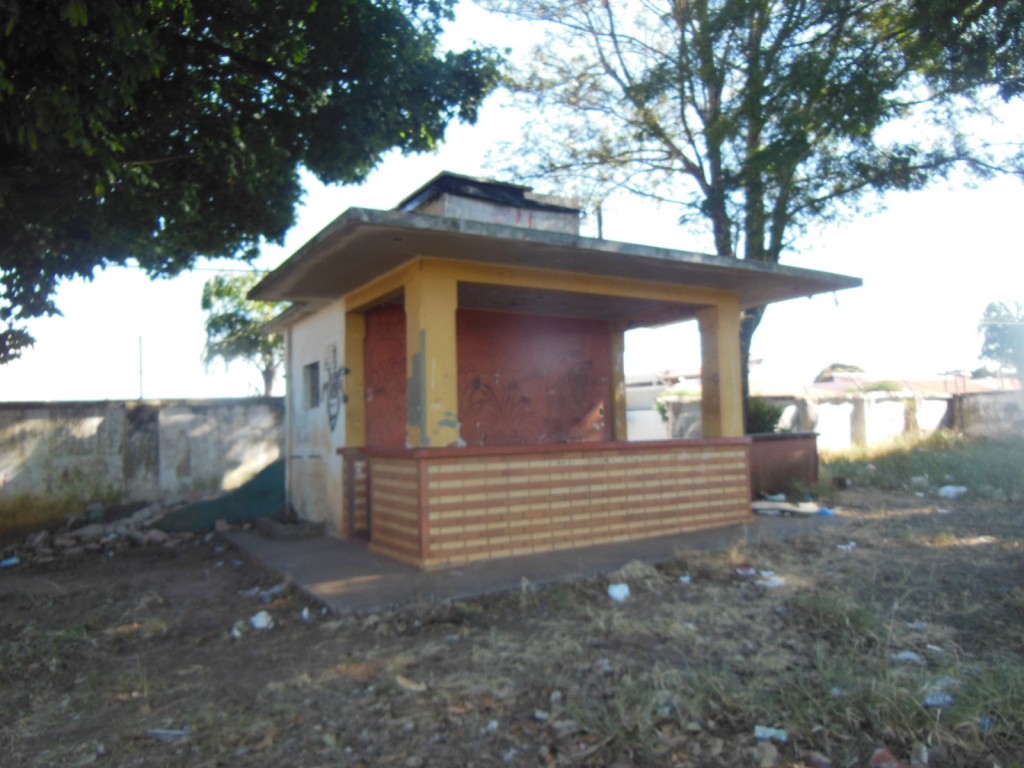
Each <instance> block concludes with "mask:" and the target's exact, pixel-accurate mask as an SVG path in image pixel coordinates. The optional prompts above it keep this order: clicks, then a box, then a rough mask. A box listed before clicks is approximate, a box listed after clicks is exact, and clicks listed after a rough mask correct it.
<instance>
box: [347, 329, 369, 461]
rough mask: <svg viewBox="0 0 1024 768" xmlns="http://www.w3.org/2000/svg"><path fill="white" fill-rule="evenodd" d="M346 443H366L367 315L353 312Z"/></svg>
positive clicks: (356, 445) (348, 355)
mask: <svg viewBox="0 0 1024 768" xmlns="http://www.w3.org/2000/svg"><path fill="white" fill-rule="evenodd" d="M345 367H346V368H348V371H349V372H348V375H347V376H346V377H345V394H346V395H347V396H348V403H347V404H346V405H345V445H346V446H347V447H349V448H359V447H362V446H364V445H366V315H364V314H363V313H362V312H349V313H347V314H346V315H345Z"/></svg>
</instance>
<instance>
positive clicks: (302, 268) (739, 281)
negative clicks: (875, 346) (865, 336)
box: [249, 208, 861, 325]
mask: <svg viewBox="0 0 1024 768" xmlns="http://www.w3.org/2000/svg"><path fill="white" fill-rule="evenodd" d="M420 257H436V258H444V259H448V260H461V261H467V262H473V263H478V264H490V265H499V266H509V267H522V268H529V269H546V270H559V271H562V272H571V273H576V274H580V275H594V276H600V277H607V278H621V279H628V280H642V281H649V282H656V283H660V284H667V285H678V286H679V287H680V288H683V287H687V288H703V289H709V290H715V291H728V292H731V293H734V294H735V295H736V296H737V297H738V298H739V303H740V306H741V307H743V308H747V307H757V306H763V305H765V304H771V303H774V302H778V301H786V300H788V299H793V298H798V297H803V296H813V295H815V294H819V293H831V292H833V291H838V290H843V289H845V288H855V287H857V286H859V285H861V280H860V279H859V278H856V277H850V276H847V275H839V274H834V273H830V272H819V271H816V270H809V269H800V268H796V267H787V266H782V265H778V264H766V263H759V262H750V261H743V260H738V259H730V258H722V257H718V256H710V255H707V254H702V253H694V252H692V251H677V250H672V249H668V248H656V247H652V246H646V245H637V244H634V243H623V242H615V241H611V240H600V239H594V238H585V237H578V236H575V235H568V234H564V233H559V232H547V231H543V230H534V229H525V228H520V227H510V226H504V225H499V224H492V223H484V222H478V221H471V220H464V219H450V218H441V217H437V216H425V215H421V214H414V213H408V212H404V211H378V210H372V209H365V208H350V209H349V210H347V211H346V212H345V213H343V214H342V215H341V216H339V217H338V218H337V219H335V220H334V221H333V222H332V223H331V224H330V225H328V226H327V227H326V228H324V229H323V230H322V231H321V232H320V233H319V234H318V235H316V236H315V237H314V238H313V239H312V240H310V241H309V242H308V243H306V244H305V245H303V246H302V247H301V248H299V250H298V251H296V252H295V253H294V254H293V255H292V256H291V257H290V258H289V259H288V260H287V261H285V262H284V263H283V264H282V265H281V266H279V267H278V268H277V269H275V270H274V271H273V272H271V273H270V274H269V275H267V276H266V277H265V278H264V279H263V280H262V281H260V282H259V283H258V284H257V285H256V286H255V287H254V288H253V289H252V291H251V292H250V294H249V296H250V298H252V299H256V300H262V301H292V302H297V303H299V304H306V305H310V307H315V306H319V305H321V304H323V303H324V302H326V301H332V300H335V299H337V298H339V297H341V296H344V295H346V294H348V293H350V292H352V291H354V290H356V289H358V288H361V287H363V286H365V285H367V284H369V283H371V282H372V281H374V280H376V279H377V278H379V277H382V276H383V275H385V274H387V273H389V272H391V271H392V270H394V269H396V268H398V267H400V266H402V265H403V264H405V263H407V262H410V261H412V260H414V259H417V258H420ZM542 298H543V297H542ZM550 298H551V297H547V299H548V300H550ZM460 305H461V304H460ZM298 312H302V310H300V309H296V310H294V313H298ZM294 313H293V314H292V315H290V316H288V317H287V318H286V317H284V316H283V317H282V318H281V320H285V319H288V320H290V321H294V320H296V319H298V315H296V314H294ZM274 325H280V324H279V323H278V322H277V321H275V322H274Z"/></svg>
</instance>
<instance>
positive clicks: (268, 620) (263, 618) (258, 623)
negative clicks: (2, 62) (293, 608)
mask: <svg viewBox="0 0 1024 768" xmlns="http://www.w3.org/2000/svg"><path fill="white" fill-rule="evenodd" d="M249 625H250V626H251V627H252V628H253V629H258V630H263V629H273V627H274V619H273V617H272V616H271V615H270V614H269V613H267V612H266V611H260V612H259V613H257V614H256V615H254V616H253V617H252V618H251V619H249Z"/></svg>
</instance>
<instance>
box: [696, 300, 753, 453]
mask: <svg viewBox="0 0 1024 768" xmlns="http://www.w3.org/2000/svg"><path fill="white" fill-rule="evenodd" d="M697 323H698V325H699V327H700V350H701V374H700V380H701V419H702V425H703V433H704V437H741V436H742V435H743V385H742V382H741V381H740V308H739V303H738V302H736V301H726V302H722V303H720V304H717V305H716V306H713V307H705V308H704V309H700V310H698V311H697Z"/></svg>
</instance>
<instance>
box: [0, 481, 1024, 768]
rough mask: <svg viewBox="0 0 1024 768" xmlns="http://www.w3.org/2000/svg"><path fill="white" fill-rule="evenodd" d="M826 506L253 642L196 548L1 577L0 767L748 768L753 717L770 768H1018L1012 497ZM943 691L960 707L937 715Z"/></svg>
mask: <svg viewBox="0 0 1024 768" xmlns="http://www.w3.org/2000/svg"><path fill="white" fill-rule="evenodd" d="M836 501H837V502H838V504H839V506H840V507H841V508H845V509H846V510H847V511H846V512H845V513H844V519H845V524H844V525H842V526H836V527H828V528H822V529H821V530H820V531H819V532H818V533H816V534H814V535H811V536H808V537H805V538H802V539H798V540H796V541H790V542H787V543H781V544H773V543H767V542H762V543H756V544H752V545H742V546H741V545H737V546H735V547H733V548H731V549H730V550H728V551H725V552H720V553H699V552H680V553H679V556H678V557H677V558H676V559H675V560H674V561H672V562H670V563H667V564H665V565H663V566H660V567H658V568H656V569H655V568H651V567H650V566H647V565H644V564H642V563H629V564H627V565H626V566H625V567H624V568H622V569H621V570H620V571H618V572H616V573H614V574H609V575H608V576H607V577H605V578H599V579H593V580H582V581H576V582H569V583H562V584H557V585H553V586H550V587H537V586H535V585H529V584H524V585H523V588H522V589H520V590H518V591H517V592H514V593H510V594H506V595H499V596H492V597H488V598H482V599H479V600H472V601H462V602H458V603H452V604H447V605H422V606H414V607H409V608H406V609H403V610H398V611H393V612H385V613H379V614H374V615H370V616H345V617H332V616H326V617H321V618H319V619H318V620H317V621H315V622H312V623H306V622H303V621H302V620H301V619H300V618H299V613H300V611H301V609H302V608H303V607H305V606H306V604H305V603H304V602H303V601H302V598H301V597H300V596H299V595H298V594H291V595H288V596H286V597H284V598H282V599H281V600H279V601H277V602H275V603H274V604H273V605H272V606H270V608H269V610H271V612H272V613H273V614H274V617H275V622H276V626H275V628H274V629H273V630H271V631H269V632H266V633H250V634H248V635H246V636H245V637H243V638H241V639H238V640H236V639H232V638H231V637H230V635H229V629H230V628H231V626H232V624H233V623H234V622H235V621H236V620H238V619H239V618H244V617H246V616H247V615H249V614H251V613H253V612H255V611H256V610H258V609H259V608H260V607H262V606H258V605H256V604H253V603H252V601H246V600H245V599H244V598H242V597H240V596H239V595H238V591H239V590H241V589H243V588H247V587H249V586H252V584H253V582H254V581H256V582H260V583H263V584H267V583H268V581H269V580H271V579H272V578H273V577H272V576H270V575H268V574H264V573H262V572H260V571H258V569H255V568H254V567H253V566H248V565H247V566H245V567H244V568H242V569H240V570H238V571H233V570H230V569H228V570H225V569H223V568H219V569H218V568H217V567H215V566H216V563H215V561H216V560H217V559H218V558H224V557H226V555H224V554H214V553H213V552H212V551H211V549H210V548H209V547H204V546H203V545H200V544H197V545H195V546H194V547H192V548H190V549H188V550H186V551H183V552H181V553H180V554H178V555H177V556H176V557H175V558H174V559H173V560H167V561H166V562H165V561H157V560H152V559H147V558H145V557H142V556H140V557H138V558H136V559H135V560H133V561H129V562H126V563H123V564H121V566H120V569H119V570H118V569H115V570H111V569H112V568H115V564H114V563H103V562H98V561H87V560H85V561H82V562H81V563H80V564H79V565H77V566H73V567H67V568H65V569H57V570H52V571H46V572H44V571H43V570H40V571H38V572H30V571H27V570H23V571H20V572H14V573H6V574H4V576H3V578H4V579H10V578H17V579H22V580H23V582H24V583H22V585H21V587H20V588H15V586H14V585H15V582H7V584H8V585H10V589H4V590H3V591H2V592H0V608H2V609H3V610H2V613H0V616H2V618H0V723H2V725H0V763H2V764H4V765H26V766H44V765H45V766H72V765H88V764H92V763H95V764H116V765H119V766H132V765H139V766H143V765H144V766H172V765H184V764H187V765H196V766H218V765H246V766H264V765H265V766H275V768H277V767H279V766H310V765H346V766H390V765H394V766H416V765H460V766H461V765H466V766H469V765H476V766H491V765H512V766H537V765H551V766H561V765H565V766H571V765H579V766H616V765H617V766H621V765H639V766H737V765H758V764H760V763H761V761H762V760H763V759H765V754H766V752H765V748H763V747H762V748H759V747H758V743H757V741H756V739H755V738H754V728H755V726H758V725H762V726H769V727H773V728H782V729H785V730H786V732H787V734H788V736H789V739H788V741H786V742H785V743H779V744H777V745H776V747H775V748H776V752H777V755H776V760H775V764H776V765H778V766H801V765H805V766H810V765H812V764H814V763H813V760H818V761H819V763H818V764H821V763H820V760H824V759H827V760H829V761H830V762H831V765H833V766H835V767H836V768H839V767H840V766H861V765H865V764H866V762H867V760H868V758H869V757H870V755H871V754H872V752H873V751H874V750H875V749H876V748H878V747H880V746H885V747H887V748H888V749H890V750H891V751H892V752H893V753H894V754H896V755H898V756H900V757H901V758H906V757H908V756H909V755H910V754H911V752H912V751H913V750H914V749H915V745H917V744H923V745H927V747H928V750H929V752H930V754H931V764H932V765H936V766H939V765H941V766H986V768H991V766H992V765H995V764H998V765H1000V766H1002V767H1003V768H1010V767H1011V766H1020V765H1021V756H1022V755H1024V588H1022V587H1021V586H1020V585H1021V584H1022V583H1024V578H1022V576H1024V558H1022V556H1021V555H1022V542H1024V525H1022V523H1024V512H1022V509H1021V507H1020V505H1017V504H1013V503H1009V502H1006V503H995V502H982V501H978V500H974V501H970V500H967V501H963V502H956V503H955V504H952V505H950V506H951V507H952V508H951V509H950V513H949V514H940V512H939V511H938V510H939V507H938V506H937V505H936V504H935V503H933V502H932V501H930V500H928V499H923V500H922V499H921V498H918V497H916V496H914V495H913V494H912V493H900V494H892V493H888V492H881V491H857V492H854V493H848V494H843V495H840V496H839V497H838V498H837V499H836ZM851 541H853V542H855V543H856V547H854V548H852V549H851V548H849V547H847V548H846V549H840V548H839V546H838V545H840V544H843V545H846V544H849V543H850V542H851ZM228 556H229V555H228ZM165 560H166V558H165ZM741 565H750V566H752V567H754V568H755V569H756V570H757V571H758V572H759V576H758V577H755V578H748V577H743V576H740V575H739V574H738V573H737V567H738V566H741ZM767 570H771V571H773V572H774V573H775V574H776V575H777V576H779V577H781V578H782V579H784V583H782V584H781V585H777V586H775V587H773V588H769V587H767V586H760V585H758V583H757V580H758V578H760V572H761V571H767ZM682 576H688V577H689V583H684V582H683V581H681V579H680V577H682ZM32 579H34V580H36V581H33V582H31V583H29V581H24V580H32ZM175 579H177V580H178V581H179V582H180V581H181V580H183V579H184V580H186V581H187V580H188V579H192V582H189V583H186V584H180V583H179V584H176V585H175V586H174V587H173V589H172V586H171V584H172V582H173V581H174V580H175ZM618 581H624V582H626V583H628V584H629V585H630V588H631V593H632V594H631V597H630V599H629V600H627V601H626V602H624V603H615V602H613V601H612V600H610V599H609V597H608V595H607V592H606V589H607V586H608V584H609V583H612V582H618ZM197 584H203V585H207V587H208V588H209V590H212V591H207V592H205V593H203V592H201V591H199V590H198V589H196V588H195V585H197ZM48 585H49V586H48ZM210 585H212V586H210ZM186 587H187V588H186ZM910 652H912V653H915V654H917V655H918V657H919V658H920V663H913V662H906V661H904V662H900V661H897V660H896V659H895V658H894V657H896V655H897V654H901V653H903V654H906V653H910ZM897 658H899V657H897ZM950 680H954V681H955V682H950ZM935 690H944V691H947V692H948V694H949V695H950V696H952V698H953V703H952V704H951V705H946V706H942V707H932V706H927V704H926V699H927V697H928V694H929V693H930V692H933V691H935ZM175 734H177V735H175ZM812 755H817V757H813V758H812ZM768 756H769V758H770V757H771V754H770V753H768Z"/></svg>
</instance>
